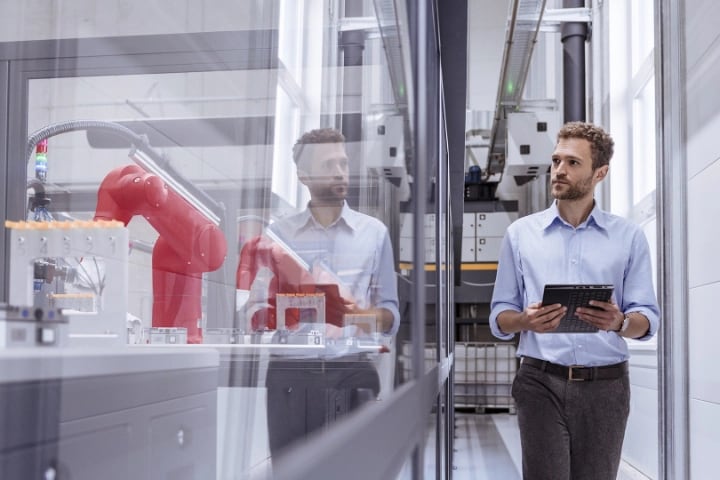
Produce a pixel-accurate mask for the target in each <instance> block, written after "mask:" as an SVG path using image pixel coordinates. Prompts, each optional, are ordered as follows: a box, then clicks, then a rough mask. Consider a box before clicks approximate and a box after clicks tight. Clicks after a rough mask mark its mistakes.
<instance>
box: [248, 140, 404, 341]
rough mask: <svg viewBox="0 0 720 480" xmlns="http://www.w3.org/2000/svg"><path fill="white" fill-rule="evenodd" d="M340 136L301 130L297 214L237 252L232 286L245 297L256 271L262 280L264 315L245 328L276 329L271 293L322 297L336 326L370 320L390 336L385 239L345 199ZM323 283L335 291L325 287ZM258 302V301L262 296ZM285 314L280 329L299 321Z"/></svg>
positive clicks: (391, 303) (392, 316)
mask: <svg viewBox="0 0 720 480" xmlns="http://www.w3.org/2000/svg"><path fill="white" fill-rule="evenodd" d="M344 142H345V137H344V136H343V135H342V133H340V132H339V131H337V130H334V129H331V128H323V129H317V130H311V131H309V132H307V133H305V134H304V135H303V136H302V137H300V139H298V141H297V143H296V144H295V146H294V147H293V159H294V161H295V164H296V166H297V175H298V179H299V180H300V182H301V183H302V184H303V185H305V186H306V187H307V188H308V191H309V193H310V202H309V203H308V206H307V208H306V209H305V210H303V211H301V212H299V213H296V214H294V215H291V216H289V217H286V218H283V219H281V220H279V221H277V222H275V223H273V224H272V225H270V227H268V232H266V235H264V236H262V237H258V238H256V239H254V240H253V241H251V242H249V245H246V246H245V247H244V248H243V251H242V253H241V257H240V264H239V266H238V271H237V287H238V289H240V290H242V291H246V292H247V295H248V296H250V295H251V292H252V289H253V286H257V284H254V282H256V279H257V273H258V271H260V270H261V269H262V268H263V267H266V268H267V269H268V270H265V272H266V274H267V275H268V276H269V277H270V279H269V280H268V282H269V285H268V288H267V294H265V292H263V297H266V299H267V301H268V304H269V305H268V304H266V305H265V306H269V308H267V309H266V310H263V311H259V312H257V313H255V312H253V313H252V314H251V315H252V317H253V318H252V328H253V329H255V330H259V329H263V328H267V329H271V330H273V329H275V328H276V318H277V312H276V311H275V302H274V296H275V295H276V294H277V293H312V292H315V291H316V290H317V287H318V286H321V287H322V289H323V293H325V294H326V296H327V298H326V307H327V321H328V323H329V324H332V325H335V326H337V327H343V321H344V318H345V315H347V314H352V315H369V314H370V315H374V316H375V318H376V320H377V331H378V332H380V333H383V334H385V335H387V336H392V335H394V334H395V333H396V332H397V329H398V326H399V322H400V313H399V310H398V297H397V282H396V279H395V262H394V259H393V252H392V246H391V243H390V237H389V235H388V230H387V227H385V225H384V224H383V223H382V222H380V221H379V220H377V219H376V218H373V217H371V216H369V215H365V214H363V213H360V212H357V211H355V210H352V209H351V208H350V207H349V206H348V204H347V202H346V201H345V198H346V196H347V192H348V184H349V167H348V157H347V154H346V152H345V145H344ZM327 286H336V287H337V289H335V288H327ZM263 300H265V299H263ZM293 313H296V312H291V313H290V314H289V316H290V318H287V319H286V322H287V323H286V326H288V327H293V326H294V325H295V324H296V323H297V322H298V321H299V319H298V318H296V317H293V315H292V314H293Z"/></svg>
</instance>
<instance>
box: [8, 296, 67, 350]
mask: <svg viewBox="0 0 720 480" xmlns="http://www.w3.org/2000/svg"><path fill="white" fill-rule="evenodd" d="M67 329H68V320H67V318H66V317H65V316H64V315H63V314H62V312H61V311H60V309H56V308H37V307H18V306H11V305H6V304H2V305H0V348H20V347H60V346H64V345H65V340H66V339H67V335H68V330H67Z"/></svg>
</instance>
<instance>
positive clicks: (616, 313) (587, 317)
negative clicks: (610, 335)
mask: <svg viewBox="0 0 720 480" xmlns="http://www.w3.org/2000/svg"><path fill="white" fill-rule="evenodd" d="M590 305H591V306H590V307H582V308H577V309H575V314H576V315H577V317H578V318H579V319H580V320H584V321H586V322H588V323H590V324H592V325H595V326H596V327H597V328H599V329H600V330H605V331H613V332H615V331H618V330H620V326H621V325H622V322H623V318H625V315H624V314H623V312H621V311H620V309H619V308H618V306H617V305H616V304H614V303H612V302H601V301H599V300H590Z"/></svg>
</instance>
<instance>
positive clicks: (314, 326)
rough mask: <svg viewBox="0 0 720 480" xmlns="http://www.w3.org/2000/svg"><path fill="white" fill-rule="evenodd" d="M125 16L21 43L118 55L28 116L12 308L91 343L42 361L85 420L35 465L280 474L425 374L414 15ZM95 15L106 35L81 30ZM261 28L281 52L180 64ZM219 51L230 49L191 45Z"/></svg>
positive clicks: (58, 76)
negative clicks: (284, 457) (60, 324)
mask: <svg viewBox="0 0 720 480" xmlns="http://www.w3.org/2000/svg"><path fill="white" fill-rule="evenodd" d="M126 3H127V11H126V12H124V13H125V14H126V15H119V16H118V17H117V18H118V24H117V25H114V26H113V28H108V29H101V26H102V25H105V23H103V22H102V21H100V20H102V19H105V20H106V21H107V19H108V18H109V17H108V18H106V17H107V15H105V13H102V12H101V10H102V9H101V8H100V6H99V4H98V3H97V2H92V1H87V2H75V3H73V4H72V5H65V4H63V5H60V6H58V7H57V9H56V10H54V11H53V12H50V13H49V14H48V15H49V16H50V17H53V16H54V19H55V21H56V25H57V28H56V29H55V31H54V32H53V33H52V34H48V33H47V32H45V33H42V32H41V28H40V23H41V22H40V20H37V19H35V20H33V23H32V28H30V29H29V30H28V31H27V32H25V33H24V34H23V35H20V34H19V33H18V36H17V37H16V38H12V39H11V40H12V41H25V40H35V39H39V38H85V39H89V40H91V41H92V40H93V39H94V37H98V36H99V35H100V34H102V36H104V37H107V38H105V39H104V40H103V41H102V42H100V43H98V44H96V45H95V46H96V47H97V48H98V49H99V50H103V45H107V48H106V49H105V50H104V51H105V52H106V53H105V54H103V55H99V57H102V60H96V59H93V61H92V62H89V63H87V64H86V63H84V62H86V59H84V58H82V57H83V53H82V52H78V53H77V55H78V58H77V59H76V60H77V64H78V65H79V66H78V70H77V71H72V69H70V70H71V71H68V70H63V71H62V72H61V71H60V70H58V71H53V70H52V69H51V70H50V71H49V72H48V73H47V74H45V75H36V76H32V77H31V78H29V79H28V80H27V85H26V91H27V98H26V99H24V102H25V103H24V104H23V105H22V107H21V108H22V109H23V111H26V112H27V117H26V118H27V125H26V132H27V134H28V136H31V135H33V133H37V132H41V133H40V134H38V137H37V138H35V137H31V138H32V139H33V141H32V142H30V145H29V148H30V154H29V157H28V158H27V159H25V160H26V161H27V167H26V174H27V196H26V198H25V199H24V200H25V202H26V209H25V214H24V217H23V218H22V219H20V218H18V219H13V220H17V221H21V220H23V221H29V222H27V223H22V226H19V227H17V228H16V227H13V228H15V229H16V230H17V232H19V233H17V232H16V233H17V235H15V236H14V237H13V243H12V245H11V250H12V251H13V252H16V250H15V249H18V248H20V249H22V252H23V253H22V255H21V256H20V258H21V259H22V261H21V262H19V263H18V262H16V263H12V264H11V269H10V273H9V275H10V278H11V279H12V282H11V284H13V285H18V286H19V290H18V291H20V292H21V293H20V294H18V295H14V294H12V291H14V290H12V291H11V295H10V300H11V302H16V303H19V304H22V305H25V306H34V308H35V310H34V311H35V312H39V313H38V315H40V316H42V315H47V314H48V313H47V312H52V311H55V310H53V309H59V310H58V311H60V312H61V314H62V315H63V318H64V319H67V322H68V325H69V328H68V332H69V333H68V334H67V335H69V338H68V343H67V346H68V348H67V349H57V350H56V351H48V353H47V355H46V356H45V357H43V358H44V359H43V360H42V362H46V363H47V365H55V366H56V368H54V369H53V368H50V369H49V370H43V371H42V372H38V371H35V372H32V374H30V373H28V376H27V379H31V380H33V381H43V382H44V381H50V382H56V381H61V382H62V381H64V380H66V379H67V378H69V377H72V378H74V379H75V381H73V382H65V384H64V386H63V388H62V389H61V391H60V390H58V389H57V388H56V386H57V385H56V384H52V385H53V386H51V387H48V388H50V391H51V393H50V395H55V397H53V398H57V399H58V404H63V405H68V404H70V405H73V407H72V408H67V409H66V408H65V407H63V409H58V410H57V411H53V414H54V417H53V419H52V421H51V423H52V422H54V423H53V425H55V428H56V429H59V430H58V433H57V436H56V437H53V438H54V440H56V441H57V442H56V444H54V447H53V448H52V449H51V454H50V455H49V456H48V457H47V458H46V457H45V456H43V455H45V454H44V453H42V452H40V453H37V457H36V460H38V461H36V462H34V464H35V465H40V466H41V467H33V468H44V470H43V473H45V474H46V478H50V477H47V475H50V473H52V472H55V473H58V472H60V473H63V472H64V473H65V474H66V475H70V476H72V478H118V479H119V478H125V479H126V478H153V479H154V478H164V477H165V476H167V475H169V476H170V477H172V478H197V479H208V478H213V477H214V476H216V477H217V478H245V477H247V476H248V475H250V474H262V473H263V472H265V471H268V469H270V468H271V465H272V457H273V456H275V455H277V454H278V452H283V451H286V449H288V448H290V447H291V446H292V445H297V444H298V442H301V441H302V440H303V439H305V438H307V437H308V436H310V435H314V434H322V433H324V432H326V431H327V429H328V428H330V427H332V425H333V424H334V423H335V422H339V421H341V420H342V419H343V418H344V417H346V416H348V415H349V414H350V413H351V412H353V411H355V410H356V409H359V408H360V407H362V406H364V405H367V404H370V403H372V402H377V401H383V400H385V399H387V398H388V397H389V396H390V395H391V394H392V391H393V389H394V388H395V385H396V384H398V383H401V382H404V381H407V380H410V379H411V378H412V375H411V372H410V369H409V365H410V364H411V359H410V355H411V354H410V349H408V348H403V346H404V347H407V345H409V342H411V341H412V338H411V329H410V327H409V324H410V320H411V319H409V318H407V312H408V311H409V308H408V302H409V296H410V294H409V293H408V292H409V288H408V287H407V285H408V284H409V282H410V280H409V278H410V273H411V272H412V270H413V268H414V267H415V266H414V265H413V256H412V245H413V238H414V237H413V234H412V224H413V222H414V220H415V219H414V213H413V206H412V199H411V198H410V188H409V182H410V176H409V169H408V162H409V159H410V155H409V153H408V152H410V151H411V150H412V143H413V140H412V138H411V136H410V134H409V125H411V122H410V119H409V118H408V117H407V114H408V108H407V105H408V99H407V98H406V95H407V91H408V90H409V85H408V80H407V78H408V73H407V72H404V70H403V65H402V64H401V63H399V62H400V61H401V60H402V59H401V58H400V57H399V55H398V53H397V51H394V54H393V55H390V54H389V53H388V52H390V51H391V50H388V49H389V48H391V47H392V48H397V49H399V41H400V40H399V37H398V28H397V25H394V24H393V23H392V22H393V21H394V22H397V19H395V18H394V17H393V15H392V14H388V12H387V11H386V12H384V13H383V18H382V21H379V20H378V19H377V18H376V14H375V12H374V11H373V8H372V6H371V5H370V3H369V2H365V5H364V6H363V7H362V8H361V10H362V11H361V12H360V14H359V15H357V16H355V15H354V14H353V15H352V16H351V18H350V17H348V16H347V12H346V11H345V10H344V9H343V8H340V3H342V2H338V4H336V3H335V2H330V4H331V8H326V7H325V6H324V3H325V2H313V1H304V2H294V1H275V2H224V4H225V6H227V7H228V8H227V10H226V13H225V16H222V15H219V14H218V11H221V10H223V9H219V8H217V5H216V4H215V3H212V2H201V3H200V4H198V5H196V6H193V7H192V8H190V7H188V6H184V7H176V6H175V5H174V4H173V6H170V5H169V4H168V5H167V6H166V7H167V8H163V9H162V13H163V16H162V18H163V19H164V20H166V22H167V23H166V24H158V23H155V24H153V23H152V22H151V21H150V20H151V19H155V20H157V19H158V16H159V13H160V7H159V4H156V3H157V2H155V3H153V2H151V5H147V6H146V7H147V8H142V7H141V6H140V4H139V2H126ZM160 3H162V2H160ZM211 3H212V4H211ZM261 3H266V4H267V5H265V6H260V4H261ZM80 4H87V5H86V6H92V8H91V9H90V13H88V15H89V16H90V17H92V18H93V19H94V20H95V21H96V22H97V23H95V25H96V27H97V28H92V27H87V26H83V25H81V24H80V23H78V18H76V17H74V13H75V12H76V11H75V7H77V8H79V6H80ZM28 8H30V7H28ZM108 8H109V10H110V11H114V10H113V9H114V8H115V7H108ZM345 8H346V9H347V8H349V7H345ZM353 8H354V7H353ZM106 13H107V12H106ZM116 13H117V12H116ZM257 14H260V16H259V17H258V22H259V23H257V24H253V26H252V27H253V28H255V29H257V30H258V32H260V33H261V34H262V35H263V36H262V38H263V39H265V38H268V39H270V40H269V45H268V44H265V43H263V42H260V41H258V44H257V45H256V44H254V43H252V42H251V43H248V44H242V45H237V44H234V45H232V46H231V47H228V49H227V50H223V49H218V50H216V51H213V50H212V49H211V48H210V49H209V48H208V47H207V45H206V44H201V42H199V43H198V44H197V49H198V51H196V52H194V51H190V52H182V54H181V55H180V54H179V55H177V56H172V55H170V54H169V53H167V52H166V51H165V48H166V47H165V43H164V42H170V43H172V41H171V40H177V39H178V37H172V38H169V39H163V35H173V34H180V35H179V36H180V37H181V36H182V35H183V34H185V33H191V32H219V33H220V34H225V33H227V34H228V35H230V36H231V37H232V38H253V37H235V36H232V35H234V34H235V33H237V31H246V30H250V29H251V28H250V26H249V25H246V23H247V22H248V19H249V18H251V16H252V15H257ZM21 15H22V14H21ZM343 15H345V16H343ZM127 16H130V17H131V18H127ZM199 17H203V18H205V19H206V24H202V25H199V24H198V22H199V20H198V18H199ZM221 17H222V18H221ZM183 22H184V23H183ZM89 24H92V22H89ZM181 24H182V25H183V26H186V29H184V28H185V27H183V28H180V27H179V25H181ZM123 25H125V26H128V25H132V28H130V29H129V30H128V31H122V30H123V29H122V28H121V27H122V26H123ZM381 27H382V28H381ZM88 28H89V29H90V30H88ZM139 34H143V35H150V34H151V35H154V37H152V38H146V37H143V38H139V37H138V38H139V39H138V40H137V42H136V43H132V42H130V44H132V45H133V48H134V49H135V50H136V53H138V55H137V56H134V55H128V54H125V53H123V51H121V49H117V48H115V47H114V46H113V45H114V44H113V42H114V40H113V38H114V37H115V36H124V37H132V36H133V35H139ZM266 34H267V35H266ZM197 38H211V39H217V38H220V37H214V36H213V37H193V36H189V37H188V38H187V39H184V40H183V41H187V43H188V44H189V45H194V44H193V42H194V41H195V40H196V39H197ZM258 38H261V37H258ZM130 40H132V39H130ZM103 42H104V43H103ZM88 45H92V44H90V43H89V44H88ZM123 45H128V44H123ZM231 49H232V50H231ZM81 50H82V49H81ZM398 51H399V50H398ZM405 54H407V52H406V53H405ZM237 55H246V56H248V58H249V59H252V60H253V61H254V62H256V63H253V61H250V60H248V59H245V58H242V59H238V58H237V57H236V56H237ZM263 56H266V57H267V58H264V57H263ZM176 57H177V58H176ZM258 58H260V59H261V60H263V61H258ZM388 58H390V59H391V61H390V62H388ZM246 60H247V61H246ZM135 61H137V62H138V64H137V65H136V64H134V62H135ZM93 62H96V63H93ZM238 64H247V65H250V66H248V68H243V67H241V66H238ZM258 65H264V67H260V66H258ZM81 66H82V68H81ZM108 72H110V73H108ZM122 132H131V135H125V134H123V133H122ZM304 134H305V136H303V135H304ZM324 135H327V136H328V137H327V138H326V137H325V136H324ZM298 139H303V140H302V141H300V143H296V142H297V141H298ZM14 141H15V142H17V143H20V144H22V145H25V142H26V139H25V138H23V139H15V140H14ZM443 218H444V217H443ZM98 221H116V222H117V224H115V223H114V224H113V226H112V228H113V229H117V230H118V232H121V233H117V232H115V231H111V229H110V227H104V226H102V225H100V224H99V223H98ZM443 221H444V220H443ZM48 232H50V233H48ZM56 232H57V234H56ZM56 237H57V238H56ZM30 240H32V241H30ZM33 242H34V243H33ZM53 242H55V243H53ZM103 242H105V243H103ZM47 245H50V250H48V247H47ZM103 248H105V249H109V250H108V251H105V250H102V249H103ZM441 249H442V250H446V249H447V245H445V244H443V245H441ZM19 251H20V250H17V252H19ZM445 254H447V252H445ZM426 261H427V263H428V264H431V263H434V262H435V251H434V250H433V251H432V252H431V254H428V255H427V258H426ZM28 266H30V267H31V268H28ZM423 267H424V266H423V265H420V266H418V268H421V269H422V268H423ZM433 275H434V274H433ZM398 282H400V283H402V284H403V285H405V288H399V283H398ZM441 285H443V284H441ZM13 288H16V287H13ZM446 307H447V305H443V312H445V311H446V310H445V309H446ZM43 312H45V313H43ZM444 314H445V315H446V313H444ZM441 315H442V314H441ZM445 321H447V319H445ZM58 334H62V335H65V333H64V330H63V331H62V332H60V331H59V333H58ZM438 340H441V341H442V339H438ZM433 341H435V339H433ZM426 350H427V352H428V358H427V359H428V360H429V361H430V364H432V362H434V361H436V360H435V358H436V353H435V348H434V346H432V345H428V347H427V348H426ZM0 353H2V354H3V355H4V354H5V352H4V351H0ZM28 355H30V356H32V355H33V353H29V354H28ZM25 360H27V358H26V357H23V354H21V353H13V354H12V355H8V356H2V361H3V362H10V363H9V364H12V365H24V363H23V362H24V361H25ZM13 362H14V363H13ZM44 364H45V363H44ZM43 368H44V367H43ZM48 368H49V367H48ZM2 370H6V371H11V370H8V369H5V368H3V369H2ZM20 370H22V369H20ZM41 370H42V369H41ZM43 372H44V373H43ZM48 372H49V373H48ZM31 377H32V378H31ZM218 379H219V382H218ZM4 380H5V381H10V380H13V381H15V380H18V378H15V377H12V378H11V377H7V378H5V379H4ZM43 388H44V387H43ZM43 392H44V390H43V391H39V393H37V392H36V393H37V394H38V395H45V394H46V393H43ZM95 392H100V393H97V397H95V396H94V395H95V394H96V393H95ZM32 395H34V394H32ZM110 399H112V401H110ZM94 405H102V407H100V406H98V407H95V406H94ZM58 425H59V427H58ZM143 432H145V433H147V435H146V434H145V433H143ZM49 435H50V436H52V435H53V432H50V433H49ZM48 438H49V437H48ZM36 440H37V441H38V442H40V441H44V440H43V439H40V438H39V439H36ZM107 452H113V453H112V454H110V455H109V457H111V458H108V459H107V460H106V461H100V460H99V459H101V458H106V457H108V454H107ZM143 452H146V453H147V452H152V453H149V454H148V455H149V457H146V456H144V453H143ZM138 456H139V457H142V460H137V459H136V457H138ZM40 457H42V458H40ZM139 457H138V458H139ZM128 458H130V459H135V460H133V461H126V459H128ZM91 459H95V460H96V462H95V463H93V461H91ZM136 460H137V461H136ZM13 468H17V469H18V470H16V471H15V470H14V471H13V472H21V473H20V475H21V476H20V477H15V478H30V477H29V476H28V477H23V476H22V475H24V474H25V473H27V470H23V469H24V468H26V467H25V466H23V465H20V464H18V466H16V467H13ZM101 471H102V472H103V473H102V474H101V473H100V472H101ZM108 471H109V472H110V473H108ZM173 475H174V476H173ZM7 478H12V477H7ZM33 478H34V477H33ZM59 478H62V476H60V477H59Z"/></svg>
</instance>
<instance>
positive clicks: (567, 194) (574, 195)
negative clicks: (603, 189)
mask: <svg viewBox="0 0 720 480" xmlns="http://www.w3.org/2000/svg"><path fill="white" fill-rule="evenodd" d="M592 178H593V174H590V176H589V177H588V178H587V179H585V180H580V181H579V182H576V183H571V184H567V183H566V184H564V185H566V188H567V190H565V191H564V192H557V193H556V192H555V190H553V192H552V194H553V197H555V199H556V200H578V199H580V198H584V197H586V196H587V195H588V194H589V193H590V192H592V188H593V187H592Z"/></svg>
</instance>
